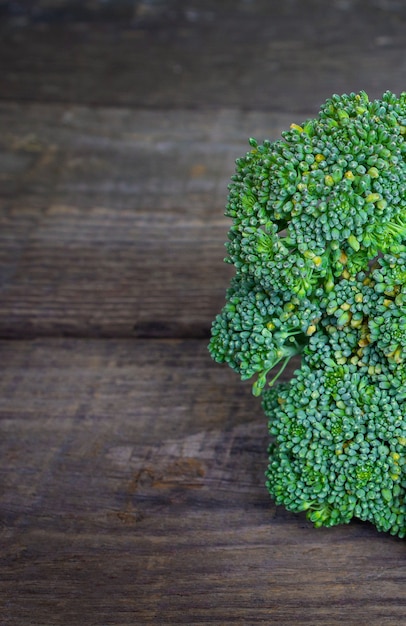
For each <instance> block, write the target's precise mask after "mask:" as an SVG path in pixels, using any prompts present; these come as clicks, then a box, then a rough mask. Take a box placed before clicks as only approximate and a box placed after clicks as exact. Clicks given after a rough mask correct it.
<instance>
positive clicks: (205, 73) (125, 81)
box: [0, 0, 406, 112]
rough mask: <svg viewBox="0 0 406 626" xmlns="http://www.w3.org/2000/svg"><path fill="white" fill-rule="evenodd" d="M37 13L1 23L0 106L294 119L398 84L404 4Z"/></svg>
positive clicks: (139, 5)
mask: <svg viewBox="0 0 406 626" xmlns="http://www.w3.org/2000/svg"><path fill="white" fill-rule="evenodd" d="M36 4H37V5H38V7H37V11H32V9H28V10H27V11H26V12H25V13H24V11H23V12H22V15H20V16H18V15H17V16H15V15H14V18H13V19H14V21H13V19H9V20H5V23H4V27H3V29H2V33H1V35H2V36H1V38H0V93H1V98H2V99H11V100H21V101H23V100H25V101H30V100H35V101H42V102H50V101H53V102H62V103H66V102H70V103H74V104H78V103H81V104H97V105H112V104H113V105H121V106H126V107H128V106H141V107H164V108H170V107H197V108H200V107H202V106H205V107H213V106H214V107H218V106H221V107H241V108H244V109H247V108H248V109H265V110H269V109H272V110H281V111H286V110H289V111H299V112H301V111H303V110H305V111H307V110H309V109H310V110H312V111H315V110H316V109H317V108H318V106H319V104H320V103H321V102H322V101H324V100H325V98H326V97H328V96H329V95H331V93H335V92H337V91H338V92H347V91H358V90H359V89H366V90H367V91H368V90H369V91H370V92H371V95H372V96H374V97H377V96H379V95H381V93H382V92H383V91H385V90H386V89H391V90H392V91H395V92H398V91H402V90H403V89H404V87H405V86H404V53H405V38H404V31H405V21H406V8H405V5H404V4H403V3H401V2H388V1H387V0H375V1H374V2H373V3H371V2H369V0H360V1H356V0H346V1H343V0H335V1H333V2H330V3H329V6H328V10H326V5H325V1H324V0H312V1H310V2H309V1H308V2H301V1H300V0H290V1H289V2H269V1H266V0H252V1H250V2H239V3H236V2H234V0H228V1H227V2H217V1H216V0H196V1H195V2H193V3H187V2H182V1H181V0H178V1H176V0H175V1H173V2H152V1H151V2H150V1H147V0H145V1H143V2H134V3H133V7H129V10H127V13H123V17H122V19H120V16H119V15H118V14H117V9H116V8H111V10H110V14H109V8H108V7H107V6H106V5H105V3H103V4H104V6H101V3H100V6H99V10H98V8H97V3H94V2H92V3H90V2H89V3H87V5H85V7H83V3H82V2H76V3H66V2H65V3H61V2H57V3H45V6H44V3H38V2H37V3H36ZM116 4H117V3H116ZM41 5H42V6H41ZM69 5H70V7H69ZM90 5H92V6H90ZM66 7H68V8H66ZM127 7H128V3H127ZM97 18H99V19H97Z"/></svg>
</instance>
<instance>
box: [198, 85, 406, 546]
mask: <svg viewBox="0 0 406 626" xmlns="http://www.w3.org/2000/svg"><path fill="white" fill-rule="evenodd" d="M405 136H406V92H405V93H402V94H401V95H400V96H399V97H397V96H396V95H394V94H392V93H390V92H386V93H384V94H383V96H382V99H381V100H374V101H370V100H369V99H368V96H367V94H366V93H365V92H360V93H358V94H354V93H351V94H349V95H342V96H338V95H334V96H333V97H332V98H331V99H329V100H327V102H326V103H325V104H324V105H323V106H322V107H321V110H320V112H319V115H318V117H317V118H316V119H313V120H307V121H306V122H304V123H303V124H301V125H300V126H299V125H296V124H292V126H291V128H290V130H289V131H287V132H285V133H283V134H282V139H280V140H278V141H275V142H273V143H272V142H270V141H264V142H263V143H262V144H258V143H257V141H256V140H254V139H251V140H250V144H251V150H250V151H249V152H248V153H247V154H246V156H245V157H243V158H241V159H238V160H237V162H236V165H237V167H236V173H235V175H234V176H233V177H232V181H231V184H230V186H229V198H228V204H227V211H226V215H228V216H229V217H230V218H231V219H232V226H231V228H230V231H229V235H228V242H227V243H226V248H227V252H228V256H227V258H226V261H227V262H228V263H232V264H233V265H234V267H235V269H236V273H235V277H234V278H233V279H232V282H231V285H230V287H229V289H228V291H227V294H226V304H225V306H224V308H223V310H222V312H221V313H220V314H219V315H218V316H217V317H216V319H215V320H214V322H213V326H212V336H211V341H210V344H209V350H210V353H211V355H212V357H213V358H214V359H215V360H216V361H218V362H224V363H227V364H228V365H229V366H230V367H231V368H233V369H234V370H235V371H236V372H238V373H239V374H240V376H241V378H242V379H248V378H251V377H255V380H254V384H253V392H254V394H255V395H257V396H259V395H261V396H262V404H263V408H264V411H265V414H266V415H267V417H268V418H269V430H270V434H271V435H272V443H271V445H270V449H269V455H270V460H269V467H268V471H267V487H268V489H269V491H270V493H271V495H272V496H273V498H274V499H275V501H276V503H277V504H283V505H284V506H285V507H286V508H288V509H289V510H291V511H306V512H307V516H308V518H309V519H310V520H311V521H312V522H313V523H314V525H315V526H332V525H334V524H340V523H346V522H349V521H350V520H351V519H352V518H353V517H356V518H359V519H361V520H368V521H370V522H372V523H373V524H374V525H375V526H376V528H377V529H378V530H381V531H387V532H390V533H391V534H393V535H398V536H400V537H404V536H405V535H406V520H405V511H406V503H405V490H406V473H405V445H406V417H405V415H406V140H405ZM298 355H300V359H301V367H300V369H299V370H297V371H296V372H295V373H294V375H293V378H292V380H291V381H290V382H288V383H286V382H283V383H278V384H275V383H276V380H277V379H278V377H279V376H280V374H281V373H282V371H283V369H284V368H285V367H286V365H287V363H288V362H289V360H290V359H291V358H292V357H293V356H298Z"/></svg>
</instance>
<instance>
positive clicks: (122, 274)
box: [0, 0, 406, 626]
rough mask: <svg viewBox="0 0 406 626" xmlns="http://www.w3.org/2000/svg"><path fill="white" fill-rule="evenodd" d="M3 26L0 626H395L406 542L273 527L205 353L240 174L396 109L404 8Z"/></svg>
mask: <svg viewBox="0 0 406 626" xmlns="http://www.w3.org/2000/svg"><path fill="white" fill-rule="evenodd" d="M0 20H1V26H0V34H1V37H0V127H1V133H0V202H1V205H0V206H1V210H0V237H1V242H0V350H1V369H2V372H1V377H0V415H1V422H0V424H1V426H0V428H1V440H0V447H1V452H0V476H1V478H0V486H1V492H0V541H1V551H0V559H1V565H0V624H1V626H25V625H33V626H34V625H35V626H59V625H61V626H62V625H64V626H65V625H72V626H78V625H79V626H80V625H82V624H83V625H86V626H93V625H94V626H124V625H130V626H133V625H141V626H142V625H144V624H161V625H172V624H187V625H189V626H193V625H200V624H217V625H223V624H248V625H250V624H269V625H276V626H278V625H286V626H288V625H289V626H290V625H292V624H297V625H303V626H304V625H306V626H321V625H326V626H332V625H335V624H342V625H354V626H355V625H357V626H358V625H367V626H399V625H401V624H406V597H405V544H404V541H401V540H400V539H397V538H393V537H391V536H389V535H385V534H379V533H378V532H377V531H376V530H375V529H374V528H373V527H372V526H371V525H369V524H363V523H360V522H354V523H351V524H349V525H347V526H344V527H336V528H333V529H320V530H315V529H314V528H313V527H312V525H311V524H310V523H309V522H307V521H306V520H305V518H304V517H303V516H302V515H293V514H290V513H287V512H286V511H285V510H283V509H281V508H276V507H275V506H274V504H273V503H272V501H271V500H270V498H269V497H268V494H267V492H266V489H265V487H264V471H265V469H266V464H267V455H266V448H267V444H268V435H267V427H266V421H265V419H264V416H263V414H262V411H261V408H260V406H259V402H258V400H256V399H254V398H253V397H252V395H251V390H250V384H249V383H246V384H243V383H241V382H240V381H239V380H238V377H237V376H236V375H235V374H233V372H231V371H230V370H228V368H226V367H225V366H223V367H222V366H220V365H217V364H214V363H213V362H212V361H211V360H210V358H209V356H208V353H207V347H206V346H207V342H208V337H209V330H210V324H211V320H212V318H213V317H214V315H215V314H216V313H217V312H218V311H219V310H220V308H221V306H222V303H223V298H224V292H225V289H226V287H227V283H228V280H229V278H230V276H231V268H230V267H228V266H226V265H225V264H223V263H222V259H223V256H224V247H223V243H224V241H225V239H226V233H227V230H228V227H229V224H228V221H227V220H226V219H225V218H224V217H223V212H224V205H225V202H226V195H227V184H228V180H229V177H230V175H231V174H232V172H233V169H234V160H235V158H237V157H238V156H240V155H242V154H244V153H245V151H246V150H247V148H248V146H247V139H248V137H250V136H254V137H257V138H258V139H259V140H262V139H264V138H270V139H276V138H278V136H279V135H280V132H281V131H282V130H283V129H285V128H287V127H288V125H289V124H290V122H292V121H296V122H301V121H302V120H304V119H305V118H307V117H309V116H312V115H314V114H316V113H317V111H318V107H319V105H320V104H321V103H322V102H323V101H324V99H325V98H327V97H329V96H330V95H331V94H332V93H334V92H339V93H342V92H347V91H358V90H360V89H365V90H366V91H368V92H369V94H370V96H371V97H379V96H380V95H381V94H382V92H383V91H385V90H386V89H390V90H392V91H395V92H396V93H399V92H400V91H403V90H405V88H406V81H405V78H406V41H405V32H406V6H405V4H404V3H402V2H401V1H397V0H373V1H367V0H358V1H356V0H330V1H329V2H326V1H325V0H308V1H307V0H287V1H286V2H281V1H279V0H278V1H273V0H262V1H261V0H226V1H220V0H217V1H216V0H190V2H181V1H176V0H173V1H170V0H155V1H153V0H149V1H147V0H145V1H138V2H137V1H135V0H132V1H130V0H121V1H120V0H116V1H115V2H113V1H112V0H110V1H109V0H104V1H102V0H100V1H97V0H93V1H90V0H89V1H87V0H86V1H83V2H73V1H63V0H59V1H57V0H53V1H52V0H48V1H39V0H37V1H30V2H28V1H24V0H21V1H20V2H4V1H3V2H0ZM286 375H289V373H287V374H286Z"/></svg>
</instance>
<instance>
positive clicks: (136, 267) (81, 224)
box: [0, 104, 289, 337]
mask: <svg viewBox="0 0 406 626" xmlns="http://www.w3.org/2000/svg"><path fill="white" fill-rule="evenodd" d="M288 124H289V121H288V116H287V115H279V114H264V113H260V112H257V113H242V112H238V111H226V110H219V111H213V112H200V111H199V112H193V111H172V112H168V114H167V115H165V116H164V117H163V116H162V114H161V113H157V112H153V111H147V110H143V111H137V112H134V111H130V110H123V109H120V110H118V109H113V110H98V111H97V112H95V111H94V110H93V109H90V108H83V107H59V106H58V107H57V106H45V105H32V106H30V107H27V106H20V107H17V106H15V105H12V106H11V105H5V104H3V105H2V106H0V128H2V133H1V135H2V140H1V142H0V146H1V153H0V164H3V174H2V183H3V184H2V186H1V190H0V202H1V203H2V206H3V211H2V212H1V213H0V242H1V245H0V260H1V264H0V268H1V269H0V298H1V302H2V305H1V308H0V335H1V336H3V337H22V336H25V337H30V336H38V335H47V336H50V335H65V336H66V335H69V336H105V337H106V336H107V337H114V336H128V337H132V336H138V337H148V336H155V337H208V333H209V328H210V323H211V320H212V319H213V317H214V315H215V314H216V313H217V312H218V311H219V310H220V308H221V307H222V305H223V302H224V294H225V289H226V286H227V284H228V282H229V278H230V276H231V274H232V269H231V268H230V266H227V265H225V264H224V263H223V262H222V261H223V257H224V256H225V253H226V251H225V249H224V242H225V240H226V237H227V231H228V228H229V226H230V225H231V222H230V221H229V220H228V219H226V218H225V217H224V216H223V215H224V207H225V204H226V200H227V186H228V183H229V180H230V176H231V174H232V173H233V170H234V161H235V159H236V158H237V157H238V156H240V155H242V154H245V152H246V151H247V149H248V147H249V146H248V143H247V141H248V139H247V138H248V137H249V136H250V135H251V134H254V135H256V136H258V137H261V138H262V139H264V138H265V137H269V136H271V137H274V138H276V137H278V136H280V133H281V132H282V130H283V129H284V128H286V127H287V126H288Z"/></svg>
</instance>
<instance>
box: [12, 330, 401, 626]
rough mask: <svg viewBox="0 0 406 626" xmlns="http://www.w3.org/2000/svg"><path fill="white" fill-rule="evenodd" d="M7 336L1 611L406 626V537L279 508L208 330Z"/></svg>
mask: <svg viewBox="0 0 406 626" xmlns="http://www.w3.org/2000/svg"><path fill="white" fill-rule="evenodd" d="M0 349H1V353H2V359H1V363H0V367H1V370H2V372H1V373H2V375H1V377H0V388H1V392H0V417H1V422H0V423H1V429H2V433H3V436H2V439H1V441H0V452H1V453H0V472H1V482H2V485H3V491H2V495H1V496H0V510H1V529H0V540H1V543H2V549H1V568H2V577H1V583H0V587H1V595H0V597H1V603H2V617H1V621H2V624H5V626H14V625H17V624H18V626H22V625H24V624H31V625H34V626H37V625H38V626H39V625H41V626H43V624H52V625H55V626H59V625H61V626H62V625H63V626H66V625H72V624H78V623H86V624H89V625H95V626H96V625H100V624H112V625H114V626H119V625H123V626H124V625H127V624H128V625H131V626H133V625H134V624H149V623H151V624H188V625H190V624H193V625H194V624H196V625H198V624H205V623H212V624H219V625H220V624H228V623H249V624H256V623H265V624H278V625H279V624H280V625H282V624H286V625H288V624H289V625H291V624H293V623H295V624H296V623H297V624H300V625H303V626H304V625H306V626H307V625H308V624H312V625H313V624H314V625H315V626H319V625H325V626H332V625H334V624H342V623H345V624H349V625H354V626H355V625H357V626H358V625H359V624H368V625H371V626H395V625H396V626H398V625H399V624H401V623H403V621H404V618H405V611H406V607H405V601H404V600H405V598H404V582H405V570H404V564H403V563H404V543H403V542H402V541H401V540H398V539H395V538H392V537H390V536H387V535H384V534H379V533H377V532H376V531H375V530H374V529H373V528H372V526H370V525H367V524H361V523H352V524H350V525H348V526H345V527H337V528H333V529H321V530H315V529H313V528H312V526H311V525H310V524H309V523H308V522H306V521H305V520H304V518H303V517H302V516H300V515H299V516H295V515H292V514H289V513H287V512H285V511H284V510H282V509H279V508H275V506H274V505H273V504H272V502H271V501H270V499H269V497H268V495H267V493H266V490H265V487H264V476H263V474H264V470H265V467H266V447H267V443H268V435H267V432H266V422H265V420H264V417H263V415H262V412H261V409H260V407H259V403H258V401H257V400H255V399H254V398H253V397H252V396H251V392H250V386H249V384H241V383H240V381H239V380H238V379H237V377H236V375H235V374H233V373H232V372H230V370H229V369H228V368H225V367H221V366H219V365H216V364H214V363H212V362H211V361H210V359H209V358H208V356H207V352H206V346H205V342H202V341H192V340H190V341H153V340H146V341H140V340H137V341H133V342H132V341H127V340H88V341H86V340H73V339H70V340H68V339H65V340H45V339H42V340H36V341H26V342H20V341H13V342H10V341H9V342H1V343H0ZM286 375H289V374H286Z"/></svg>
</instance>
